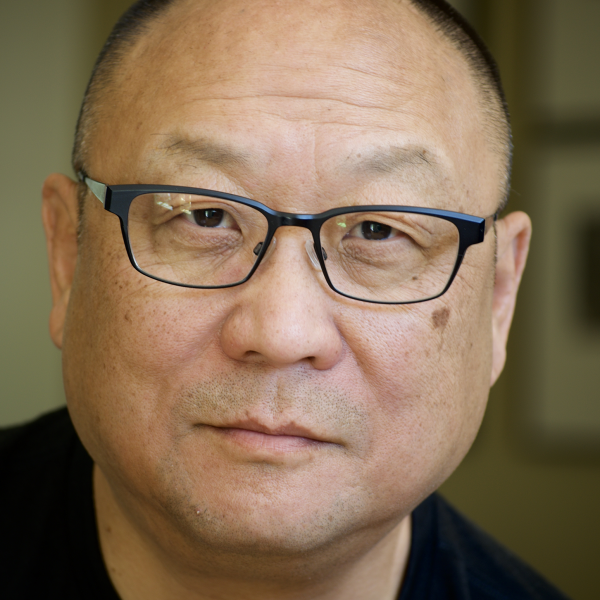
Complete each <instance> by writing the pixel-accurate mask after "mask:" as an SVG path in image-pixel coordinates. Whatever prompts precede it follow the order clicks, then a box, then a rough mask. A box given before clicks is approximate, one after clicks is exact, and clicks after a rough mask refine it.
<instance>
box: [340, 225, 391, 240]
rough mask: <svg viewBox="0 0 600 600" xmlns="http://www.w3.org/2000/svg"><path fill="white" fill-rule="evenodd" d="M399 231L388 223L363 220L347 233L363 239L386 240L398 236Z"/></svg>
mask: <svg viewBox="0 0 600 600" xmlns="http://www.w3.org/2000/svg"><path fill="white" fill-rule="evenodd" d="M399 233H400V232H399V231H398V230H397V229H394V228H393V227H390V226H389V225H385V224H384V223H378V222H377V221H363V222H362V223H359V224H358V225H356V226H355V227H353V228H352V230H351V231H350V232H349V233H348V235H351V236H354V237H359V238H363V239H365V240H388V239H390V238H394V237H396V236H398V234H399Z"/></svg>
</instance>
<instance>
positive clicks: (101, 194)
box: [79, 171, 106, 206]
mask: <svg viewBox="0 0 600 600" xmlns="http://www.w3.org/2000/svg"><path fill="white" fill-rule="evenodd" d="M79 180H80V181H83V182H84V183H85V185H87V186H88V188H90V191H91V192H92V194H94V196H96V198H98V200H100V202H102V205H103V206H104V200H105V199H106V185H104V184H103V183H100V182H98V181H94V180H93V179H90V178H89V177H87V176H86V175H85V173H83V172H81V171H80V172H79Z"/></svg>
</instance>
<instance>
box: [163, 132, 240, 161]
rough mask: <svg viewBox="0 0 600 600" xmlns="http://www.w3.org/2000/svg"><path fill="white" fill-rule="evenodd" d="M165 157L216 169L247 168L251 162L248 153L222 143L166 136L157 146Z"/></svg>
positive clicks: (204, 139)
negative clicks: (207, 165) (194, 162)
mask: <svg viewBox="0 0 600 600" xmlns="http://www.w3.org/2000/svg"><path fill="white" fill-rule="evenodd" d="M159 149H160V150H162V151H163V152H164V154H165V156H166V157H183V158H184V159H187V160H190V159H191V160H193V161H196V162H202V163H208V164H211V165H214V166H217V167H229V166H237V167H243V168H248V167H249V166H250V162H251V156H250V154H249V153H247V152H244V151H242V150H238V149H235V148H233V147H231V146H229V145H228V144H225V143H223V142H217V141H216V140H209V139H208V138H197V139H189V138H185V137H180V136H174V135H167V138H166V140H165V141H164V143H163V144H161V145H160V146H159Z"/></svg>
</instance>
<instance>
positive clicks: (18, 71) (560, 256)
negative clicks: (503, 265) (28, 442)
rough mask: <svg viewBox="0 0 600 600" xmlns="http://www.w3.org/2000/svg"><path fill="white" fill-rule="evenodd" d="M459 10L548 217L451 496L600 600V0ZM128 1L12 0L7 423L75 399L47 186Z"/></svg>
mask: <svg viewBox="0 0 600 600" xmlns="http://www.w3.org/2000/svg"><path fill="white" fill-rule="evenodd" d="M453 4H454V5H455V6H457V7H458V8H459V9H461V10H462V11H463V13H464V14H465V15H466V16H467V17H468V18H469V20H470V21H471V22H472V23H473V24H474V25H475V26H476V28H477V29H478V30H479V31H480V32H481V34H482V36H483V37H484V38H485V39H486V41H487V42H488V44H489V45H490V47H491V48H492V51H493V52H494V54H495V55H496V57H497V59H498V61H499V63H500V66H501V69H502V72H503V76H504V80H505V84H506V88H507V93H508V99H509V104H510V106H511V111H512V113H513V121H514V128H515V143H516V146H517V152H516V160H515V179H514V184H513V187H514V190H515V193H514V194H513V197H512V199H511V208H520V209H524V210H526V211H528V212H529V213H530V214H531V215H532V216H533V219H534V231H535V235H534V247H533V251H532V259H531V262H530V265H529V268H528V272H527V273H526V280H525V283H524V288H523V292H522V294H521V297H520V304H519V307H518V311H517V315H516V323H515V329H514V333H513V335H512V338H511V341H510V348H509V363H508V365H507V369H506V372H505V374H504V375H503V376H502V378H501V379H500V381H499V382H498V384H497V385H496V387H495V388H494V389H493V390H492V394H491V398H490V406H489V410H488V414H487V416H486V418H485V421H484V424H483V427H482V431H481V433H480V435H479V437H478V439H477V441H476V443H475V445H474V447H473V449H472V451H471V452H470V454H469V456H468V457H467V458H466V460H465V461H464V463H463V465H461V467H459V469H458V471H457V472H456V473H455V474H454V475H453V476H452V477H451V479H450V480H449V481H448V482H447V483H446V484H444V486H443V490H442V491H443V493H444V494H445V495H446V496H447V497H448V498H449V499H450V500H451V501H452V502H453V503H454V504H455V505H456V506H457V507H458V508H460V509H461V510H462V511H464V512H465V513H466V514H468V515H469V516H470V517H471V518H472V519H473V520H474V521H476V522H477V523H479V524H480V525H481V526H482V527H484V528H485V529H486V530H488V531H489V532H490V533H492V534H493V535H494V536H495V537H497V538H498V539H499V540H501V541H502V542H503V543H505V544H506V545H507V546H509V547H510V548H512V549H513V550H514V551H515V552H516V553H517V554H519V555H520V556H522V557H523V558H524V559H525V560H527V561H528V562H529V563H531V564H532V565H533V566H534V567H536V568H537V569H538V570H539V571H541V572H542V573H543V574H544V575H545V576H546V577H547V578H549V579H550V580H551V581H553V582H554V583H556V584H557V585H558V586H560V587H561V588H562V589H563V590H564V591H565V592H567V593H568V594H569V595H571V596H572V597H573V598H574V599H576V600H597V599H598V598H600V578H599V577H598V565H599V563H600V516H599V511H600V450H599V448H600V398H599V396H600V394H598V393H597V391H596V390H599V389H600V378H599V377H600V375H599V374H600V327H598V324H597V323H596V324H594V323H593V322H591V321H590V322H589V323H588V322H587V321H586V320H585V319H584V318H583V317H581V315H580V314H579V312H580V311H579V307H580V304H578V302H579V300H578V298H579V296H578V295H577V294H578V292H577V290H578V286H579V284H580V279H581V278H582V277H585V276H589V275H590V273H583V275H582V277H580V278H579V279H577V278H576V277H571V274H572V272H575V271H577V269H578V266H577V265H578V264H579V262H581V261H579V257H580V256H581V253H579V250H578V248H579V246H578V245H577V244H578V241H577V239H576V238H575V237H574V236H573V235H571V234H568V231H567V232H566V233H565V228H567V229H568V228H569V227H571V221H572V222H573V223H572V227H571V229H572V230H573V231H577V227H579V224H581V223H583V224H584V225H585V223H587V222H591V221H593V219H594V218H596V215H598V214H600V178H599V176H600V41H599V40H600V36H599V35H598V32H599V31H600V2H598V1H597V0H460V1H459V0H455V1H454V2H453ZM127 5H128V1H127V0H18V2H17V1H16V0H0V82H1V85H0V106H1V110H0V132H1V136H0V181H1V183H2V186H3V200H2V219H0V256H1V257H2V260H1V261H0V277H1V279H0V281H1V282H2V283H1V287H0V308H1V310H0V340H1V343H0V382H1V385H2V394H1V397H2V402H0V424H11V423H17V422H20V421H23V420H25V419H29V418H33V417H34V416H36V415H37V414H39V413H41V412H43V411H47V410H50V409H52V408H54V407H56V406H59V405H61V404H62V403H64V396H63V392H62V383H61V374H60V353H59V352H58V351H57V350H56V349H55V348H54V347H53V346H52V343H51V342H50V339H49V336H48V333H47V329H48V328H47V320H48V312H49V309H50V292H49V286H48V275H47V268H46V259H45V242H44V238H43V232H42V227H41V219H40V188H41V184H42V181H43V179H44V177H45V176H46V175H47V174H48V173H50V172H52V171H63V172H66V173H70V172H71V171H70V166H69V156H70V147H71V142H72V135H73V131H74V126H75V120H76V117H77V112H78V106H79V103H80V101H81V97H82V95H83V91H84V88H85V85H86V83H87V78H88V76H89V73H90V70H91V67H92V64H93V61H94V59H95V55H96V54H97V52H98V51H99V49H100V47H101V44H102V42H103V40H104V38H105V37H106V35H107V34H108V32H109V30H110V27H111V25H112V23H113V22H114V21H115V20H116V19H117V17H118V16H119V15H120V13H121V12H122V11H123V10H124V9H125V7H126V6H127ZM577 219H579V221H578V220H577ZM599 222H600V221H599ZM571 229H569V231H571ZM567 234H568V235H567ZM561 244H562V245H561ZM592 263H593V261H592ZM586 264H587V263H586ZM593 264H595V263H593ZM592 275H593V273H592ZM597 275H598V278H600V272H598V273H597Z"/></svg>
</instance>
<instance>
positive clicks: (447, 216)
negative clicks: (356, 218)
mask: <svg viewBox="0 0 600 600" xmlns="http://www.w3.org/2000/svg"><path fill="white" fill-rule="evenodd" d="M78 177H79V180H80V181H81V182H82V183H85V184H86V185H87V187H88V188H89V190H90V191H91V192H92V193H93V194H94V196H96V198H98V200H100V202H102V204H103V205H104V209H105V210H107V211H108V212H110V213H112V214H114V215H116V216H117V217H119V221H120V223H121V233H122V234H123V242H124V243H125V249H126V250H127V256H128V257H129V260H130V262H131V264H132V266H133V267H134V269H135V270H136V271H138V272H139V273H141V274H142V275H145V276H146V277H150V278H151V279H155V280H156V281H161V282H163V283H167V284H169V285H176V286H179V287H186V288H195V289H204V290H211V289H224V288H230V287H235V286H238V285H241V284H243V283H246V281H248V280H249V279H250V277H252V275H253V274H254V272H255V271H256V269H257V268H258V266H259V265H260V263H261V261H262V259H263V258H264V256H265V254H266V253H267V250H268V248H269V246H270V244H271V241H272V240H273V237H274V235H275V232H276V231H277V229H279V228H280V227H303V228H304V229H308V230H309V231H310V233H311V234H312V238H313V242H314V250H315V254H316V256H317V259H318V261H319V265H320V266H321V271H322V272H323V276H324V277H325V281H326V282H327V285H329V287H330V288H331V289H332V290H333V291H334V292H335V293H336V294H340V295H341V296H345V297H346V298H351V299H352V300H359V301H360V302H369V303H371V304H416V303H419V302H426V301H428V300H434V299H435V298H439V297H440V296H443V295H444V294H445V293H446V292H447V291H448V289H449V288H450V286H451V285H452V282H453V281H454V278H455V277H456V274H457V273H458V270H459V268H460V265H461V264H462V261H463V259H464V257H465V254H466V252H467V249H468V248H469V247H470V246H473V245H475V244H480V243H481V242H483V240H484V239H485V235H486V234H487V232H488V231H489V230H490V228H491V227H492V226H493V224H494V223H495V222H496V220H497V218H498V213H495V214H493V215H491V216H489V217H476V216H473V215H467V214H464V213H459V212H453V211H448V210H440V209H437V208H420V207H416V206H397V205H388V204H382V205H364V206H344V207H340V208H332V209H330V210H327V211H325V212H322V213H318V214H298V213H288V212H280V211H277V210H273V209H272V208H269V207H268V206H265V205H264V204H261V203H260V202H257V201H256V200H251V199H250V198H244V197H243V196H236V195H235V194H228V193H226V192H218V191H215V190H205V189H202V188H192V187H183V186H176V185H145V184H142V185H107V184H105V183H100V182H99V181H95V180H94V179H91V178H90V177H88V175H87V174H86V173H85V172H84V171H80V172H79V173H78ZM144 194H192V195H200V196H207V197H209V198H220V199H222V200H228V201H230V202H237V203H239V204H243V205H245V206H249V207H251V208H254V209H256V210H257V211H259V212H260V213H261V214H262V215H263V216H264V217H265V219H266V220H267V223H268V228H267V235H266V237H265V239H264V241H263V243H262V246H261V247H260V250H259V251H258V253H257V255H256V261H255V262H254V265H253V267H252V269H251V270H250V272H249V273H248V275H247V276H246V277H245V278H244V279H241V280H240V281H236V282H235V283H228V284H226V285H191V284H186V283H176V282H174V281H168V280H166V279H162V278H160V277H156V276H155V275H151V274H150V273H147V272H146V271H144V270H143V269H142V268H141V267H140V266H139V265H138V264H137V262H136V259H135V256H134V254H133V251H132V250H131V244H130V242H129V229H128V218H129V207H130V206H131V203H132V202H133V201H134V200H135V198H137V197H138V196H142V195H144ZM373 211H379V212H404V213H413V214H419V215H428V216H432V217H439V218H440V219H444V220H446V221H450V222H451V223H453V224H454V225H455V226H456V228H457V230H458V235H459V243H458V252H457V256H456V263H455V265H454V269H453V270H452V274H451V275H450V278H449V279H448V282H447V283H446V287H444V289H443V290H442V291H441V292H440V293H439V294H436V295H434V296H430V297H428V298H423V299H420V300H408V301H400V302H389V301H379V300H368V299H365V298H358V297H356V296H351V295H350V294H346V293H344V292H341V291H340V290H338V289H337V288H336V287H335V286H334V285H333V283H332V282H331V280H330V279H329V274H328V273H327V267H326V264H325V260H326V258H325V257H326V255H324V250H323V248H322V246H321V237H320V235H321V226H322V225H323V223H325V221H327V220H329V219H331V218H332V217H337V216H339V215H343V214H347V213H361V212H373Z"/></svg>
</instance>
